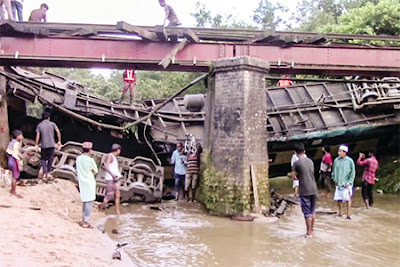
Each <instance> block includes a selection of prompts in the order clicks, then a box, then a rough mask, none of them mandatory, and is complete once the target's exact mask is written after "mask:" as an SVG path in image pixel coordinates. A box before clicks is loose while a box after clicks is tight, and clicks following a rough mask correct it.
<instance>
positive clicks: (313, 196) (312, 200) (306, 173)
mask: <svg viewBox="0 0 400 267" xmlns="http://www.w3.org/2000/svg"><path fill="white" fill-rule="evenodd" d="M294 151H295V152H296V155H297V157H298V158H299V159H298V160H297V161H296V162H295V163H294V164H293V172H292V175H293V178H294V177H296V178H297V179H298V180H299V195H300V204H301V210H302V211H303V214H304V219H305V222H306V227H307V233H306V237H312V236H313V232H314V222H315V205H316V201H317V194H318V189H317V183H316V182H315V178H314V163H313V162H312V160H311V159H309V158H307V157H306V155H305V148H304V145H303V144H301V143H300V144H296V145H295V146H294Z"/></svg>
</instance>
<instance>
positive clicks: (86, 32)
mask: <svg viewBox="0 0 400 267" xmlns="http://www.w3.org/2000/svg"><path fill="white" fill-rule="evenodd" d="M69 34H70V36H94V35H97V34H98V31H97V30H96V29H95V28H93V27H87V28H80V29H77V30H74V31H71V32H70V33H69Z"/></svg>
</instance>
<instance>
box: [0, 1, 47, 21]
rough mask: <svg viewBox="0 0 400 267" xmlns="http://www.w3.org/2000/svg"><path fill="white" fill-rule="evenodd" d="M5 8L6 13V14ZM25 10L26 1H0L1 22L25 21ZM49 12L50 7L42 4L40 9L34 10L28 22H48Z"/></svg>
mask: <svg viewBox="0 0 400 267" xmlns="http://www.w3.org/2000/svg"><path fill="white" fill-rule="evenodd" d="M4 8H5V10H6V12H4ZM23 8H24V0H0V20H1V21H3V20H6V19H8V20H13V21H24V18H23ZM47 10H49V6H48V5H47V4H41V5H40V8H38V9H35V10H32V12H31V15H30V16H29V19H28V20H29V21H31V22H46V21H47V19H46V12H47ZM6 13H7V17H6V15H5V14H6Z"/></svg>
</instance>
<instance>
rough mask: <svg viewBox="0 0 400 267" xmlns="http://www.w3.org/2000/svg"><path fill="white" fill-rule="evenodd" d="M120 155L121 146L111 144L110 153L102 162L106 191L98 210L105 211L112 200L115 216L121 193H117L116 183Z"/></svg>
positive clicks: (118, 213) (118, 176)
mask: <svg viewBox="0 0 400 267" xmlns="http://www.w3.org/2000/svg"><path fill="white" fill-rule="evenodd" d="M119 154H121V146H120V145H119V144H113V145H112V146H111V152H110V153H108V154H107V157H106V160H105V162H104V170H105V175H104V179H105V180H106V184H107V189H106V195H105V196H104V201H103V203H101V204H100V206H99V208H100V209H105V208H106V205H107V203H108V201H110V200H112V199H114V201H115V211H116V213H117V215H120V212H119V203H120V198H121V192H120V191H119V188H118V185H117V181H118V178H120V177H121V176H122V175H121V172H120V171H119V166H118V160H117V156H119Z"/></svg>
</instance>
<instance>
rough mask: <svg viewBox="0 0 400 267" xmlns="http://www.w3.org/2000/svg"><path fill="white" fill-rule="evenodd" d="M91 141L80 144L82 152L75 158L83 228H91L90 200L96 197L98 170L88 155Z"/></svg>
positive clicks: (90, 149)
mask: <svg viewBox="0 0 400 267" xmlns="http://www.w3.org/2000/svg"><path fill="white" fill-rule="evenodd" d="M92 147H93V143H91V142H84V143H83V144H82V148H83V154H82V155H80V156H78V157H77V158H76V171H77V173H78V183H79V193H80V195H81V200H82V203H83V208H82V222H81V223H80V226H82V227H83V228H93V227H92V225H91V224H90V223H89V219H90V214H91V213H92V202H93V201H94V200H95V199H96V178H95V175H96V174H97V172H98V169H97V165H96V163H95V161H94V159H93V158H91V157H90V152H91V151H92Z"/></svg>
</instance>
